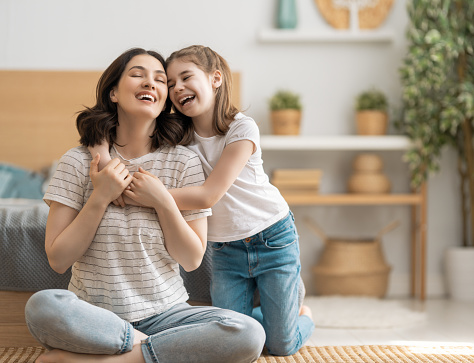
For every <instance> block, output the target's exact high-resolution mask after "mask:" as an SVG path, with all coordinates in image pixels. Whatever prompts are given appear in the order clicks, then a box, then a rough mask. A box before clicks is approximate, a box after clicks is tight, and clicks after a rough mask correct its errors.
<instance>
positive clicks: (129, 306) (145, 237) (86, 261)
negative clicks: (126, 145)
mask: <svg viewBox="0 0 474 363" xmlns="http://www.w3.org/2000/svg"><path fill="white" fill-rule="evenodd" d="M111 156H112V158H114V157H119V158H120V159H121V160H122V162H123V163H124V164H125V165H126V166H127V168H128V169H129V170H130V172H131V173H133V172H135V171H138V168H139V167H142V168H144V169H145V170H147V171H149V172H151V173H153V174H154V175H157V176H158V177H159V178H160V180H161V181H162V182H163V184H164V185H165V186H166V187H167V188H177V187H184V186H194V185H200V184H202V183H203V181H204V174H203V172H202V167H201V163H200V160H199V158H198V157H197V155H196V154H194V153H193V152H192V151H190V150H188V149H187V148H185V147H182V146H178V147H176V148H169V147H165V148H162V149H159V150H157V151H155V152H153V153H150V154H147V155H145V156H142V157H140V158H137V159H133V160H125V159H124V158H122V157H121V156H120V154H118V153H117V152H116V150H115V149H112V152H111ZM90 162H91V155H90V153H89V152H88V151H87V149H86V148H84V147H82V146H81V147H77V148H74V149H71V150H69V151H68V152H67V153H66V154H65V155H64V156H63V157H62V158H61V160H60V162H59V165H58V168H57V171H56V173H55V174H54V176H53V178H52V180H51V182H50V185H49V187H48V190H47V192H46V194H45V197H44V199H45V200H46V201H47V203H50V202H51V201H56V202H59V203H62V204H65V205H67V206H69V207H71V208H74V209H76V210H78V211H79V210H80V209H81V208H82V207H83V206H84V204H85V203H86V201H87V200H88V198H89V197H90V195H91V194H92V191H93V185H92V182H91V180H90V177H89V165H90ZM210 214H211V212H210V210H209V209H207V210H195V211H186V212H183V216H184V218H185V220H187V221H190V220H194V219H197V218H203V217H206V216H208V215H210ZM69 290H71V291H73V292H74V293H76V294H77V295H78V297H79V298H81V299H83V300H85V301H88V302H90V303H92V304H94V305H96V306H99V307H102V308H105V309H107V310H110V311H112V312H114V313H116V314H117V315H118V316H120V317H121V318H122V319H124V320H127V321H131V322H132V321H138V320H142V319H145V318H147V317H150V316H153V315H155V314H159V313H161V312H163V311H166V310H167V309H169V308H170V307H171V306H173V305H175V304H177V303H180V302H184V301H186V300H187V299H188V294H187V292H186V290H185V288H184V285H183V280H182V278H181V276H180V271H179V266H178V264H177V263H176V261H175V260H174V259H173V258H172V257H171V256H170V255H169V254H168V252H167V250H166V248H165V245H164V238H163V233H162V231H161V227H160V224H159V221H158V216H157V213H156V211H155V210H154V209H152V208H144V207H136V206H126V207H125V208H121V207H116V206H114V205H113V204H110V205H109V206H108V207H107V210H106V212H105V214H104V217H103V218H102V221H101V223H100V225H99V227H98V229H97V233H96V235H95V238H94V240H93V241H92V243H91V245H90V247H89V249H88V250H87V252H86V253H85V254H84V255H83V256H82V258H81V259H79V260H78V261H77V262H76V263H75V264H74V265H73V267H72V277H71V281H70V283H69Z"/></svg>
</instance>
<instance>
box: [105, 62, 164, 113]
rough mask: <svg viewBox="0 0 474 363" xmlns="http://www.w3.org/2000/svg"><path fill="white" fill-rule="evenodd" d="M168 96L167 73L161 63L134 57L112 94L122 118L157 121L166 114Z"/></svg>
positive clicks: (111, 96)
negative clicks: (160, 115) (162, 114)
mask: <svg viewBox="0 0 474 363" xmlns="http://www.w3.org/2000/svg"><path fill="white" fill-rule="evenodd" d="M167 96H168V86H167V78H166V73H165V70H164V68H163V65H162V64H161V62H160V61H159V60H158V59H156V58H155V57H153V56H151V55H149V54H140V55H137V56H135V57H133V58H132V59H131V60H130V61H129V62H128V63H127V65H126V67H125V70H124V71H123V73H122V76H121V77H120V80H119V82H118V84H117V86H115V87H114V88H113V89H112V91H111V92H110V99H111V100H112V102H115V103H117V110H118V116H119V120H120V118H121V117H122V118H123V117H127V118H134V119H135V118H144V119H150V120H154V119H156V118H157V117H158V115H159V114H160V112H161V111H162V110H163V108H164V106H165V102H166V97H167Z"/></svg>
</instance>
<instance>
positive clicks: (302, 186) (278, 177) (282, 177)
mask: <svg viewBox="0 0 474 363" xmlns="http://www.w3.org/2000/svg"><path fill="white" fill-rule="evenodd" d="M321 174H322V171H321V170H320V169H275V170H273V174H272V179H271V183H272V184H273V185H274V186H276V187H277V188H278V189H279V190H280V192H281V193H282V194H317V193H319V184H320V181H321Z"/></svg>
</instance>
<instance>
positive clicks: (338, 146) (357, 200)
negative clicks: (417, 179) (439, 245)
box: [260, 135, 427, 300]
mask: <svg viewBox="0 0 474 363" xmlns="http://www.w3.org/2000/svg"><path fill="white" fill-rule="evenodd" d="M260 144H261V148H262V150H263V151H267V150H268V151H270V150H271V151H284V152H287V151H314V152H318V151H326V150H346V151H383V150H387V151H405V150H408V149H409V148H410V147H411V146H412V143H411V141H410V139H409V138H408V137H405V136H395V135H394V136H356V135H347V136H274V135H262V136H261V139H260ZM282 195H283V197H284V198H285V199H286V201H287V202H288V204H289V205H294V206H310V205H340V206H346V205H392V206H393V205H408V206H410V207H411V211H412V212H411V222H412V223H411V224H412V233H411V246H412V250H411V252H412V256H411V267H412V279H411V293H412V295H413V296H415V295H417V294H418V295H419V297H420V299H421V300H424V299H425V290H426V229H427V228H426V223H427V215H426V211H427V206H426V184H423V185H422V186H421V188H420V190H418V191H415V192H413V193H392V194H316V193H299V192H292V193H282Z"/></svg>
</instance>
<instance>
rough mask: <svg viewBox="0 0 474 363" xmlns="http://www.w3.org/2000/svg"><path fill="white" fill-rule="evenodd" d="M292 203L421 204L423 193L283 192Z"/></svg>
mask: <svg viewBox="0 0 474 363" xmlns="http://www.w3.org/2000/svg"><path fill="white" fill-rule="evenodd" d="M282 195H283V197H284V198H285V200H286V201H287V202H288V204H291V205H316V204H317V205H397V204H398V205H415V206H416V205H420V204H421V203H422V201H423V199H422V196H421V194H415V193H413V194H412V193H410V194H398V193H397V194H377V195H371V194H314V195H311V194H309V193H305V194H292V193H286V194H285V193H282Z"/></svg>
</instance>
